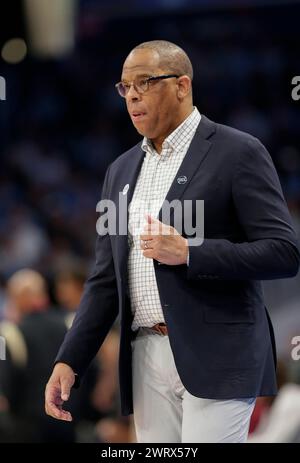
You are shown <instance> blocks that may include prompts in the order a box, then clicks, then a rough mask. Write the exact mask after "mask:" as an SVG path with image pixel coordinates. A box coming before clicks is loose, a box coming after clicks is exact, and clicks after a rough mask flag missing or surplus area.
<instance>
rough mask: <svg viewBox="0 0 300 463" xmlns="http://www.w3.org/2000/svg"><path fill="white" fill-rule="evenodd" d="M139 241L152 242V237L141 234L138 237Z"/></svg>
mask: <svg viewBox="0 0 300 463" xmlns="http://www.w3.org/2000/svg"><path fill="white" fill-rule="evenodd" d="M140 239H141V240H143V241H151V240H153V236H152V235H149V234H142V235H140Z"/></svg>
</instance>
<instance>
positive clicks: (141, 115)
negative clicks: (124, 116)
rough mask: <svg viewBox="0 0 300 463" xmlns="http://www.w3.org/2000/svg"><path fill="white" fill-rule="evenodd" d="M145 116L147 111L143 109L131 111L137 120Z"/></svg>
mask: <svg viewBox="0 0 300 463" xmlns="http://www.w3.org/2000/svg"><path fill="white" fill-rule="evenodd" d="M144 116H146V113H145V112H142V111H133V112H132V113H131V118H132V120H133V121H135V122H136V121H140V120H141V119H142V118H143V117H144Z"/></svg>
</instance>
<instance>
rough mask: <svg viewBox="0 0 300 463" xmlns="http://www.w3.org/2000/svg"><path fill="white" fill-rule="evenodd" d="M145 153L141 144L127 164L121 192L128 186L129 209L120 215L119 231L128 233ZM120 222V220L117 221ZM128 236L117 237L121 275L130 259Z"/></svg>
mask: <svg viewBox="0 0 300 463" xmlns="http://www.w3.org/2000/svg"><path fill="white" fill-rule="evenodd" d="M144 155H145V153H144V151H143V150H142V148H141V143H139V144H138V145H137V146H136V149H135V151H134V152H133V153H132V155H131V156H132V158H131V160H130V163H128V164H127V166H128V171H127V172H126V175H123V178H124V179H126V181H125V182H124V185H122V186H121V190H120V191H121V192H122V190H123V188H124V187H125V186H126V185H127V184H128V185H129V188H128V192H127V207H126V211H122V214H120V223H119V224H118V225H119V226H118V229H119V230H127V233H128V223H129V213H128V206H129V204H130V202H131V200H132V196H133V192H134V189H135V185H136V182H137V179H138V175H139V173H140V170H141V167H142V163H143V160H144ZM117 220H118V219H117ZM128 251H129V249H128V234H126V235H120V234H119V235H118V236H117V253H118V262H119V266H120V267H119V268H120V271H121V273H122V272H124V271H127V270H126V266H127V259H128Z"/></svg>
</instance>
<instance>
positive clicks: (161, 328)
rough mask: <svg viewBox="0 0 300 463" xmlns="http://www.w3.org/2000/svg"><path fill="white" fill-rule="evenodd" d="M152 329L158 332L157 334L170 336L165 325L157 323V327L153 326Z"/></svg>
mask: <svg viewBox="0 0 300 463" xmlns="http://www.w3.org/2000/svg"><path fill="white" fill-rule="evenodd" d="M150 329H151V330H153V331H156V332H157V333H159V334H161V335H163V336H168V328H167V325H166V324H165V323H156V325H154V326H151V328H150Z"/></svg>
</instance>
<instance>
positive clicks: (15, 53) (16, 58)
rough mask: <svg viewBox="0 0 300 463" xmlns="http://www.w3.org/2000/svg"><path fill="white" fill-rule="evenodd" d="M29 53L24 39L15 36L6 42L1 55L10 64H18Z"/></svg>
mask: <svg viewBox="0 0 300 463" xmlns="http://www.w3.org/2000/svg"><path fill="white" fill-rule="evenodd" d="M26 55H27V46H26V43H25V41H24V39H21V38H13V39H10V40H8V41H7V42H5V44H4V45H3V47H2V50H1V57H2V59H3V60H4V61H6V62H7V63H10V64H18V63H20V62H21V61H23V59H24V58H25V56H26Z"/></svg>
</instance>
